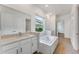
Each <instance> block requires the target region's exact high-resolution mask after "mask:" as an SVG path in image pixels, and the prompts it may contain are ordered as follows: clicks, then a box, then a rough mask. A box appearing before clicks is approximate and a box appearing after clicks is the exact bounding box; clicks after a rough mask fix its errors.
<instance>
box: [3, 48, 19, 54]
mask: <svg viewBox="0 0 79 59" xmlns="http://www.w3.org/2000/svg"><path fill="white" fill-rule="evenodd" d="M3 54H18V49H17V48H13V49H10V50H7V51H4V52H3Z"/></svg>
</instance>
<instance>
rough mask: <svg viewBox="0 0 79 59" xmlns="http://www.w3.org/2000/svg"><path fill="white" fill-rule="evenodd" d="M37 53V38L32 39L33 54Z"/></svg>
mask: <svg viewBox="0 0 79 59" xmlns="http://www.w3.org/2000/svg"><path fill="white" fill-rule="evenodd" d="M35 51H37V38H36V37H35V38H32V53H34V52H35Z"/></svg>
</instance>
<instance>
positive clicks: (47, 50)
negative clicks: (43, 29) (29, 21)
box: [39, 35, 58, 54]
mask: <svg viewBox="0 0 79 59" xmlns="http://www.w3.org/2000/svg"><path fill="white" fill-rule="evenodd" d="M39 41H40V43H39V52H41V53H44V54H52V53H53V52H54V50H55V48H56V47H57V44H58V38H57V37H56V36H47V35H46V36H42V37H40V40H39Z"/></svg>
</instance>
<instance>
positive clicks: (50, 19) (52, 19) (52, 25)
mask: <svg viewBox="0 0 79 59" xmlns="http://www.w3.org/2000/svg"><path fill="white" fill-rule="evenodd" d="M46 30H49V31H51V33H52V35H56V15H47V19H46Z"/></svg>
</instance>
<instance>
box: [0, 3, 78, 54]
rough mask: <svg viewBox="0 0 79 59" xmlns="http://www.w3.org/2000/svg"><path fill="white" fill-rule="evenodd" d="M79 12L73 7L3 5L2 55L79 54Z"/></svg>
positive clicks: (0, 20) (0, 21) (0, 27)
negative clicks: (77, 34)
mask: <svg viewBox="0 0 79 59" xmlns="http://www.w3.org/2000/svg"><path fill="white" fill-rule="evenodd" d="M78 9H79V7H78V5H72V4H63V5H62V4H0V54H75V53H76V54H78V49H79V47H78V36H76V35H75V33H77V32H78V29H77V28H76V26H77V27H78V23H77V21H78ZM62 11H64V12H62ZM75 19H76V20H77V21H74V20H75ZM71 23H72V25H71ZM72 28H73V30H72ZM74 39H76V40H74ZM63 42H64V43H66V44H64V43H63ZM70 42H71V43H70ZM67 44H68V46H66V45H67ZM68 47H69V49H67V48H68ZM67 50H68V51H67Z"/></svg>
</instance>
